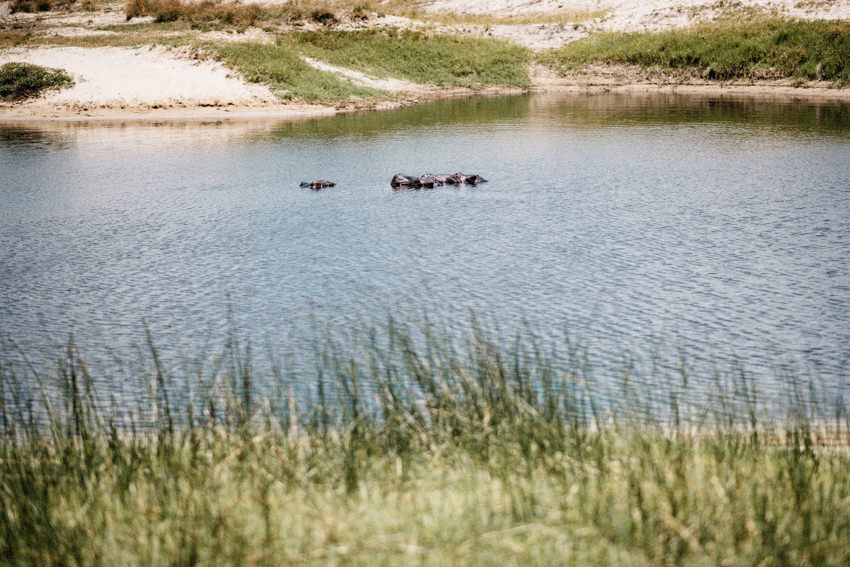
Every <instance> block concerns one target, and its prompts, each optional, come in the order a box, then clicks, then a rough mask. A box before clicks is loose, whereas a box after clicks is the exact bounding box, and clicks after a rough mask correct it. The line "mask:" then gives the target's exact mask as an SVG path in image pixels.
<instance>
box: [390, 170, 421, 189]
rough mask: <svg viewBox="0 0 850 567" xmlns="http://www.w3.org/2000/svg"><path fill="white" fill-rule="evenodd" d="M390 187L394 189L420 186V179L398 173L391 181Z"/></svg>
mask: <svg viewBox="0 0 850 567" xmlns="http://www.w3.org/2000/svg"><path fill="white" fill-rule="evenodd" d="M390 185H391V186H392V187H394V188H398V187H419V186H420V184H419V178H418V177H412V176H410V175H405V174H403V173H396V174H395V175H394V176H393V178H392V180H390Z"/></svg>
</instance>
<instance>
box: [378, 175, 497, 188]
mask: <svg viewBox="0 0 850 567" xmlns="http://www.w3.org/2000/svg"><path fill="white" fill-rule="evenodd" d="M486 182H487V180H486V179H484V178H483V177H481V176H480V175H476V174H472V175H467V174H465V173H453V174H451V175H448V174H442V173H439V174H433V173H426V174H424V175H420V176H419V177H415V176H412V175H405V174H403V173H396V174H395V176H394V177H393V178H392V180H390V185H391V186H392V187H393V188H395V189H398V188H410V189H419V188H423V187H425V188H431V187H439V186H441V185H478V184H479V183H486Z"/></svg>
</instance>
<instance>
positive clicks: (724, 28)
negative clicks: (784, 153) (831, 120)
mask: <svg viewBox="0 0 850 567" xmlns="http://www.w3.org/2000/svg"><path fill="white" fill-rule="evenodd" d="M539 59H540V62H541V63H543V64H544V65H546V66H549V67H551V68H553V69H555V70H557V71H558V72H560V73H561V74H566V73H569V72H570V71H573V70H576V69H578V68H580V67H582V66H585V65H590V64H624V65H639V66H641V67H647V68H658V69H661V70H670V71H676V72H685V73H688V74H691V75H696V76H700V77H703V78H706V79H714V80H733V79H798V80H824V81H834V82H836V83H839V84H842V85H846V84H848V83H850V22H845V21H840V22H829V21H797V20H753V21H743V22H735V21H723V22H717V23H712V24H705V25H700V26H696V27H693V28H687V29H682V30H673V31H668V32H662V33H605V34H596V35H592V36H590V37H588V38H585V39H583V40H580V41H577V42H575V43H571V44H569V45H567V46H565V47H563V48H561V49H557V50H552V51H549V52H546V53H544V54H542V55H541V56H540V58H539Z"/></svg>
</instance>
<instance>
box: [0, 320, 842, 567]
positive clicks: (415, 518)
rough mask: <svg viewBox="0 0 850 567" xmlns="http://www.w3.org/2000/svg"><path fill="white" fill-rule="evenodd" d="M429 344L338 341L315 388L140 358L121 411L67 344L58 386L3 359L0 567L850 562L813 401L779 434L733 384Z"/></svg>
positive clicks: (471, 343) (227, 353)
mask: <svg viewBox="0 0 850 567" xmlns="http://www.w3.org/2000/svg"><path fill="white" fill-rule="evenodd" d="M424 334H425V336H424V338H423V337H422V333H421V332H417V333H415V335H416V336H419V338H418V339H415V338H414V335H413V334H411V333H409V332H407V331H405V330H404V329H402V328H401V327H399V326H398V325H397V324H390V326H389V328H388V329H387V330H386V331H384V332H379V333H377V334H371V335H366V338H364V339H362V340H356V341H355V342H354V343H353V344H354V345H355V346H350V347H341V346H338V345H335V344H334V342H333V341H332V340H330V339H328V341H327V342H326V343H325V346H324V347H323V348H322V349H320V351H319V352H318V353H317V358H316V360H317V362H316V368H315V370H314V371H313V372H303V373H293V372H283V371H275V372H273V373H272V374H271V375H269V376H259V375H258V373H257V372H256V371H255V370H253V365H252V363H251V359H252V355H251V351H250V348H247V347H240V346H239V344H238V342H237V340H236V339H235V338H234V337H231V338H230V339H229V340H228V344H227V345H226V348H225V349H224V350H223V354H222V355H221V356H220V358H218V359H216V360H215V361H214V362H213V364H212V365H211V369H210V370H209V371H207V372H198V373H197V374H196V375H194V376H193V377H192V378H191V380H189V381H188V382H181V383H178V382H177V380H178V379H177V378H175V377H174V376H172V375H170V374H169V373H168V372H167V371H166V370H165V365H164V364H163V363H162V362H161V360H160V357H159V355H158V353H157V351H156V349H155V348H154V347H153V341H152V340H150V339H149V346H150V350H149V356H148V358H147V360H146V364H145V365H135V364H134V365H130V366H128V368H136V370H135V374H134V376H135V378H136V379H137V382H136V383H135V384H132V383H126V382H122V388H124V389H125V390H127V391H130V390H135V391H136V392H137V394H136V395H129V394H128V395H125V396H123V397H121V398H119V399H118V400H115V399H111V397H110V394H109V393H108V392H106V391H104V390H103V384H104V383H107V382H109V381H110V380H114V379H115V378H114V377H113V378H111V377H109V376H92V375H91V374H90V373H89V372H88V371H87V369H86V366H85V364H84V363H83V362H82V361H81V359H80V356H79V354H78V353H77V351H76V349H75V348H74V347H73V345H69V347H68V350H67V352H66V354H65V356H64V357H62V358H61V359H60V360H59V361H58V362H57V364H56V365H55V366H53V367H51V369H50V370H38V369H36V368H35V367H28V366H27V364H26V363H25V362H24V364H23V365H22V366H20V365H17V364H16V363H15V361H16V360H17V359H18V358H20V357H17V358H15V357H12V356H9V355H7V356H5V357H3V358H2V363H0V404H2V405H0V434H2V436H0V512H2V516H3V521H2V522H0V557H2V558H3V559H4V561H5V563H6V564H9V565H153V566H156V565H285V564H331V565H339V564H345V565H406V564H417V565H419V564H421V565H447V564H453V565H456V564H468V565H530V564H533V565H555V564H557V565H576V566H583V565H613V564H617V565H624V566H631V565H634V566H639V565H671V566H673V565H682V566H706V565H727V566H733V567H734V566H738V565H740V566H753V565H765V566H767V565H771V566H781V565H788V566H790V565H818V566H836V567H838V566H845V565H847V564H848V563H850V537H848V534H850V513H848V509H850V466H848V465H850V456H848V452H847V444H848V429H847V427H848V423H847V416H846V413H845V411H844V408H843V406H842V405H841V404H840V403H835V404H833V406H829V407H827V406H821V407H820V408H819V410H820V411H824V412H827V411H828V410H831V411H832V415H833V419H829V420H822V421H818V420H816V419H814V416H813V415H812V414H810V413H809V411H810V410H811V408H813V407H814V405H813V404H812V402H813V401H814V400H813V399H810V398H808V397H807V394H806V392H809V389H808V386H809V385H808V384H799V385H798V386H796V387H795V386H794V385H790V386H789V387H788V392H786V393H785V394H787V395H786V396H785V399H786V400H789V405H788V407H787V409H788V410H789V413H788V414H787V417H786V418H785V419H783V420H781V421H778V420H768V419H765V418H763V417H762V416H764V415H768V413H767V412H766V411H765V410H766V409H768V408H765V407H763V406H762V400H760V398H759V395H758V394H757V391H756V389H755V387H754V385H753V384H752V383H750V382H749V381H748V380H747V378H746V375H745V374H743V373H736V374H734V375H732V376H730V377H729V379H728V381H727V380H725V379H723V378H717V379H716V382H714V384H713V386H712V388H711V390H710V394H709V395H704V394H700V395H697V394H694V392H693V391H692V390H689V389H688V388H687V384H688V383H690V384H693V383H694V382H693V379H694V377H693V376H688V373H687V372H686V371H685V370H684V369H683V370H682V371H681V374H679V375H673V376H667V377H662V378H659V377H656V378H658V379H659V380H660V382H656V383H655V384H654V385H652V386H650V385H644V386H641V384H642V382H641V381H639V380H635V379H634V378H635V377H634V376H631V375H630V373H629V372H628V371H624V372H623V373H622V374H620V378H619V380H617V381H616V382H615V386H616V387H615V388H613V390H610V391H609V390H608V387H603V386H601V383H600V382H598V381H597V380H594V374H595V373H594V372H593V371H592V369H590V368H588V366H587V364H586V362H585V360H586V358H585V357H584V356H583V355H582V353H581V351H580V350H578V349H575V348H574V347H572V346H570V345H567V346H566V347H565V348H561V347H553V348H552V349H551V350H550V349H547V350H546V351H544V350H543V349H541V348H539V345H535V344H534V343H533V342H530V341H528V340H520V341H518V342H512V343H511V344H509V345H507V346H506V345H500V344H499V343H498V342H495V341H493V340H491V339H490V338H489V337H488V335H486V334H485V333H483V332H481V331H480V330H477V331H473V332H472V333H471V334H470V335H469V339H468V340H466V341H452V340H450V339H447V338H439V337H440V336H441V335H438V334H436V333H435V332H434V330H433V329H425V330H424ZM355 336H360V337H361V338H362V337H363V335H359V334H357V333H355ZM543 352H552V353H553V354H549V355H546V354H543ZM559 352H560V353H561V354H557V353H559ZM27 368H30V370H27ZM597 378H598V377H597ZM185 379H186V377H185V376H184V377H183V378H182V379H181V380H185ZM689 381H690V382H689ZM606 392H607V393H606ZM611 394H614V395H611ZM661 399H663V400H664V401H661ZM772 409H774V410H775V409H776V408H772Z"/></svg>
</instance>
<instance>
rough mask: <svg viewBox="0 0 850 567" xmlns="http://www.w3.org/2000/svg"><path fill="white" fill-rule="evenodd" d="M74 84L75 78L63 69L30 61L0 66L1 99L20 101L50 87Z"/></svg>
mask: <svg viewBox="0 0 850 567" xmlns="http://www.w3.org/2000/svg"><path fill="white" fill-rule="evenodd" d="M73 85H74V79H72V78H71V76H70V75H68V73H66V72H65V71H63V70H62V69H51V68H49V67H42V66H40V65H32V64H30V63H6V64H5V65H3V66H0V100H2V101H18V100H23V99H26V98H32V97H36V96H38V95H40V94H41V93H43V92H44V91H46V90H49V89H61V88H67V87H71V86H73Z"/></svg>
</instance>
